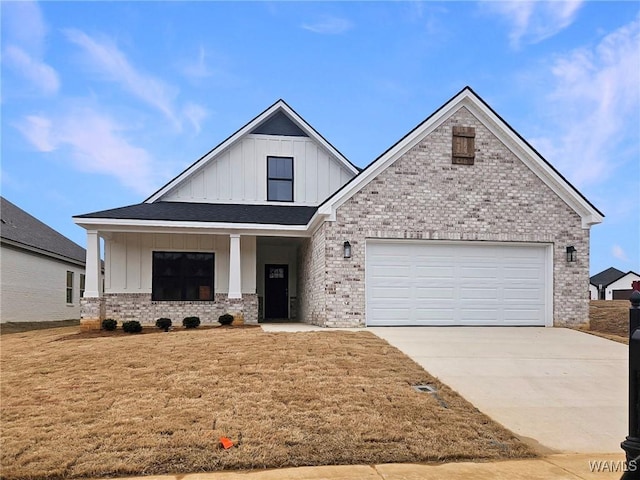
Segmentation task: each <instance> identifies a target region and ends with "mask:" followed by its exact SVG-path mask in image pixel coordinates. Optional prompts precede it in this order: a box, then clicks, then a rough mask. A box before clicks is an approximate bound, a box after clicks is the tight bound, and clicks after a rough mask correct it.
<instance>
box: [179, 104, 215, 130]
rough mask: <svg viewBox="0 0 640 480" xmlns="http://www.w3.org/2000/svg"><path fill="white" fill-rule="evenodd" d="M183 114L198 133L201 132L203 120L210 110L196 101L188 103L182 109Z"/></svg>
mask: <svg viewBox="0 0 640 480" xmlns="http://www.w3.org/2000/svg"><path fill="white" fill-rule="evenodd" d="M182 114H183V115H184V117H185V118H186V119H187V120H188V121H189V123H191V125H192V126H193V129H194V130H195V131H196V133H200V130H201V125H202V121H203V120H204V119H205V118H207V117H208V116H209V112H208V111H207V110H206V109H205V108H204V107H202V106H200V105H197V104H195V103H191V102H189V103H187V104H186V105H185V106H184V108H183V109H182Z"/></svg>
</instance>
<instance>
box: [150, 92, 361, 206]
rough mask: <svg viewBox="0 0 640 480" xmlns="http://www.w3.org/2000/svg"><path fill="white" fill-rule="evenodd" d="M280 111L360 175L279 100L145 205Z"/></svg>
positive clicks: (351, 170)
mask: <svg viewBox="0 0 640 480" xmlns="http://www.w3.org/2000/svg"><path fill="white" fill-rule="evenodd" d="M278 110H282V111H284V112H285V113H286V114H287V115H288V116H289V118H291V120H293V121H294V122H295V123H296V124H297V125H298V126H299V127H300V128H301V129H302V130H304V132H305V133H307V135H309V137H310V138H312V139H313V140H314V141H316V142H317V143H319V144H320V145H322V147H323V148H325V149H326V150H327V151H329V152H330V153H331V155H333V156H335V157H336V158H337V159H338V160H339V161H340V163H342V165H343V167H344V168H346V169H347V170H348V171H349V172H351V173H353V174H354V175H357V174H358V169H357V168H356V167H355V166H354V165H352V164H351V162H349V161H348V160H347V159H346V158H345V157H344V156H343V155H342V154H341V153H340V152H339V151H338V150H336V149H335V148H334V147H333V146H332V145H331V144H330V143H329V142H327V141H326V140H325V139H324V138H323V137H322V136H321V135H320V134H319V133H318V132H316V130H315V129H314V128H313V127H312V126H311V125H309V124H308V123H307V122H306V121H305V120H304V119H303V118H302V117H300V116H299V115H298V114H297V113H296V112H294V111H293V110H292V109H291V108H290V107H289V106H288V105H287V104H286V103H285V102H284V101H283V100H278V101H277V102H276V103H274V104H273V105H272V106H271V107H269V108H268V109H267V110H265V111H264V112H262V113H261V114H260V115H258V116H257V117H256V118H254V119H253V120H252V121H250V122H249V123H247V124H246V125H245V126H244V127H242V128H241V129H240V130H238V131H237V132H236V133H234V134H233V135H231V136H230V137H229V138H227V139H226V140H225V141H223V142H222V143H221V144H220V145H218V146H217V147H216V148H214V149H213V150H211V151H210V152H209V153H207V154H206V155H205V156H203V157H202V158H200V159H199V160H198V161H196V162H195V163H194V164H192V165H191V166H190V167H189V168H187V169H186V170H185V171H184V172H182V173H181V174H180V175H178V176H177V177H176V178H174V179H173V180H171V181H170V182H169V183H167V184H166V185H165V186H164V187H162V188H161V189H160V190H158V191H157V192H156V193H154V194H153V195H152V196H150V197H149V198H148V199H146V200H145V201H144V203H153V202H156V201H158V200H159V199H160V198H162V197H163V196H164V195H165V194H167V193H168V192H169V191H170V190H171V189H172V188H174V187H175V186H176V185H178V184H179V183H181V182H183V181H184V180H185V179H186V178H188V177H190V176H191V175H193V174H194V173H196V172H197V171H198V170H200V169H201V168H202V167H204V166H205V165H206V164H207V163H208V162H209V160H211V159H212V158H214V157H216V156H218V155H219V154H221V153H222V152H224V151H225V150H226V149H228V148H229V147H231V145H233V144H234V143H235V142H237V141H238V140H240V139H241V138H242V137H244V136H246V135H248V134H249V133H250V132H251V131H252V130H253V129H254V128H256V127H257V126H258V125H260V124H261V123H262V122H263V121H265V120H266V119H267V118H269V117H270V116H271V115H273V114H275V113H276V112H277V111H278Z"/></svg>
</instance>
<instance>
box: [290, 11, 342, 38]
mask: <svg viewBox="0 0 640 480" xmlns="http://www.w3.org/2000/svg"><path fill="white" fill-rule="evenodd" d="M301 27H302V28H304V29H305V30H309V31H310V32H314V33H320V34H323V35H339V34H341V33H344V32H346V31H347V30H350V29H351V28H352V27H353V25H352V24H351V22H350V21H349V20H347V19H346V18H340V17H333V16H330V15H325V16H323V17H322V18H321V19H320V20H318V21H317V22H314V23H303V24H302V25H301Z"/></svg>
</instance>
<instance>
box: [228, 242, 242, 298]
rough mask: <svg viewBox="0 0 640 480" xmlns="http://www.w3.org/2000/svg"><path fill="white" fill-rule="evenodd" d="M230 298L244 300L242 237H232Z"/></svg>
mask: <svg viewBox="0 0 640 480" xmlns="http://www.w3.org/2000/svg"><path fill="white" fill-rule="evenodd" d="M230 237H231V238H230V240H231V244H230V248H229V298H242V273H241V272H242V269H241V264H240V235H238V234H235V233H233V234H231V235H230Z"/></svg>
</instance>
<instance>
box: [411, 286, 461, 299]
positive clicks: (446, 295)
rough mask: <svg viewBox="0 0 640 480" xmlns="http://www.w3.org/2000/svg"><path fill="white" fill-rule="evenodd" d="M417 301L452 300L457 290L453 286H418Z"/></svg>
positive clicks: (415, 292) (416, 289) (416, 291)
mask: <svg viewBox="0 0 640 480" xmlns="http://www.w3.org/2000/svg"><path fill="white" fill-rule="evenodd" d="M413 293H414V294H415V301H416V302H420V301H423V302H424V301H431V300H438V299H442V300H451V299H453V298H454V294H455V290H454V289H453V288H451V287H416V288H415V291H414V292H413Z"/></svg>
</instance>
